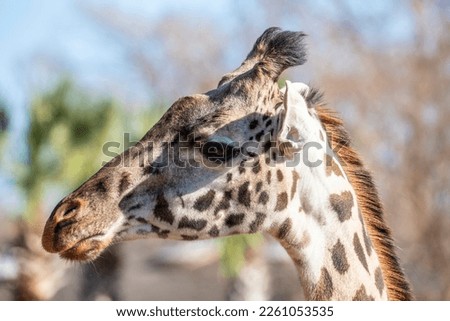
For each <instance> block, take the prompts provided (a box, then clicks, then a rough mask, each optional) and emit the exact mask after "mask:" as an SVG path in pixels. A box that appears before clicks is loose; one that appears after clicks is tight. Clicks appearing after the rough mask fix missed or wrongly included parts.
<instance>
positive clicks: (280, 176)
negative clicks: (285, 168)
mask: <svg viewBox="0 0 450 321" xmlns="http://www.w3.org/2000/svg"><path fill="white" fill-rule="evenodd" d="M283 178H284V176H283V172H282V171H281V169H279V170H277V179H278V181H279V182H281V181H283Z"/></svg>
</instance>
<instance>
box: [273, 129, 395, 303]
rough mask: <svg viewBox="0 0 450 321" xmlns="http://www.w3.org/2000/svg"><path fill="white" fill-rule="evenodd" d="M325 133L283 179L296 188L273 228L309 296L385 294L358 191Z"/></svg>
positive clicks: (359, 297) (334, 297)
mask: <svg viewBox="0 0 450 321" xmlns="http://www.w3.org/2000/svg"><path fill="white" fill-rule="evenodd" d="M325 137H326V134H325V133H324V132H323V133H322V134H321V135H320V139H322V141H321V142H320V143H319V145H320V146H321V147H319V145H314V146H312V147H310V148H309V150H308V151H306V149H305V148H304V150H303V161H302V162H301V164H299V165H297V166H296V167H295V168H293V169H288V171H292V174H291V175H290V173H289V172H288V173H286V174H287V175H285V176H286V177H287V178H286V179H285V180H284V181H283V182H280V184H283V186H279V188H280V189H283V188H284V189H286V190H291V195H290V199H291V201H290V204H289V206H288V207H287V210H286V211H285V213H283V214H284V215H280V216H279V221H278V222H277V224H273V226H272V228H271V231H270V232H271V234H272V235H273V236H275V237H276V238H277V239H279V241H280V243H281V245H282V246H283V247H284V248H285V249H286V250H287V252H288V253H289V255H290V256H291V258H292V260H293V261H294V263H295V265H296V268H297V270H298V273H299V276H300V280H301V283H302V286H303V288H304V292H305V295H306V297H307V298H308V299H313V300H386V299H387V291H386V288H385V285H384V282H383V275H382V270H381V268H380V263H379V260H378V257H377V254H376V253H375V251H374V250H373V248H372V244H371V240H370V238H369V236H368V233H367V230H366V228H365V225H364V221H363V218H362V216H361V214H360V211H359V208H358V204H357V201H356V200H357V197H356V194H355V191H354V189H353V187H352V186H351V184H350V183H349V181H348V179H347V177H346V176H345V173H344V171H343V169H342V167H341V166H340V164H339V163H338V160H337V159H336V158H335V157H334V156H332V154H333V153H332V151H328V152H327V151H326V149H325V147H324V146H327V143H326V138H325ZM315 144H317V142H315ZM322 147H323V148H322ZM306 155H307V156H306ZM306 157H307V158H308V159H306ZM308 160H309V163H308V165H309V166H305V163H306V162H308ZM317 161H321V162H317ZM279 170H280V171H281V169H279ZM284 171H286V168H285V169H284Z"/></svg>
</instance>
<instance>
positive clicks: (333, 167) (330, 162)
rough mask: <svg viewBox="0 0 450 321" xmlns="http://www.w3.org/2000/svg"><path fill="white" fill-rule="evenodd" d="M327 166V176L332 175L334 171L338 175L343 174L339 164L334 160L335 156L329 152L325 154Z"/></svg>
mask: <svg viewBox="0 0 450 321" xmlns="http://www.w3.org/2000/svg"><path fill="white" fill-rule="evenodd" d="M325 168H326V171H325V172H326V175H327V176H331V174H332V173H334V174H335V175H336V176H343V175H342V171H341V169H340V168H339V165H338V164H337V163H336V162H335V161H334V158H333V157H331V156H330V155H328V154H325Z"/></svg>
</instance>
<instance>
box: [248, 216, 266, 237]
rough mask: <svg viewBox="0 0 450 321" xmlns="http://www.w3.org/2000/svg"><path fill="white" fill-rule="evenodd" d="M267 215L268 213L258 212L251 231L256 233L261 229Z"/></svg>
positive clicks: (251, 225)
mask: <svg viewBox="0 0 450 321" xmlns="http://www.w3.org/2000/svg"><path fill="white" fill-rule="evenodd" d="M266 217H267V215H266V214H264V213H260V212H256V218H255V220H254V221H253V222H251V223H250V233H256V232H257V231H258V230H259V228H260V227H261V226H262V225H263V223H264V220H265V219H266Z"/></svg>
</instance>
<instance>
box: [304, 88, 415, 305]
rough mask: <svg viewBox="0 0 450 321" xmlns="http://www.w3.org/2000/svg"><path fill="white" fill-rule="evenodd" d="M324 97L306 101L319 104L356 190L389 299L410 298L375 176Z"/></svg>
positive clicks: (318, 95)
mask: <svg viewBox="0 0 450 321" xmlns="http://www.w3.org/2000/svg"><path fill="white" fill-rule="evenodd" d="M321 96H322V95H321V93H320V92H319V91H317V90H315V89H313V90H311V92H310V94H309V95H308V97H307V100H308V102H309V103H311V104H313V105H316V110H317V113H318V116H319V119H320V121H321V122H322V124H323V126H324V128H325V131H326V132H327V136H328V140H329V142H330V144H331V148H333V150H337V156H338V157H339V159H340V162H341V165H342V167H343V169H344V171H345V173H346V175H347V177H348V179H349V181H350V184H351V185H352V186H353V188H354V190H355V193H356V196H357V200H358V205H359V208H360V211H361V214H362V217H363V220H364V223H365V225H366V226H367V229H368V233H369V235H370V238H371V241H372V244H373V246H374V249H375V251H376V253H377V255H378V258H379V260H380V265H381V269H382V271H383V279H384V282H385V283H386V286H387V292H388V298H389V300H411V299H412V298H413V296H412V292H411V288H410V285H409V283H408V281H407V280H406V278H405V275H404V272H403V270H402V268H401V267H400V263H399V260H398V258H397V255H396V254H395V249H394V247H395V246H394V242H393V238H392V235H391V231H390V229H389V227H388V226H387V224H386V222H385V220H384V217H383V216H384V214H383V205H382V203H381V200H380V197H379V195H378V191H377V188H376V186H375V183H374V181H373V178H372V175H371V173H370V172H369V171H368V170H367V169H366V168H365V166H364V164H363V162H362V160H361V157H360V156H359V154H358V153H357V152H356V151H355V149H354V148H353V147H352V145H351V140H350V137H349V135H348V132H347V130H346V129H345V128H344V124H343V121H342V119H341V118H340V117H339V116H338V114H337V113H336V112H335V111H333V110H330V109H329V108H327V107H325V104H324V103H323V102H321V101H320V100H321Z"/></svg>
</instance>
